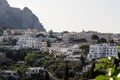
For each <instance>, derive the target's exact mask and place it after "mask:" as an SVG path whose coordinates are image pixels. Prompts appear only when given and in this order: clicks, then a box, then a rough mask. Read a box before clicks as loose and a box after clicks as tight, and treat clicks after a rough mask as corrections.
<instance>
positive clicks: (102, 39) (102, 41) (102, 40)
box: [98, 38, 107, 43]
mask: <svg viewBox="0 0 120 80" xmlns="http://www.w3.org/2000/svg"><path fill="white" fill-rule="evenodd" d="M98 43H107V40H106V39H104V38H101V39H99V40H98Z"/></svg>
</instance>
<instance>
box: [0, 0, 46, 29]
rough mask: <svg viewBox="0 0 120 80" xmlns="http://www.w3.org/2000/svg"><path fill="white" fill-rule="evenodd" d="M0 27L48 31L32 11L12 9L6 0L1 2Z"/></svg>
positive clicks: (0, 0)
mask: <svg viewBox="0 0 120 80" xmlns="http://www.w3.org/2000/svg"><path fill="white" fill-rule="evenodd" d="M0 27H8V28H15V29H28V28H30V29H39V30H40V31H46V30H45V29H44V27H43V25H42V24H41V23H40V22H39V19H38V18H37V17H36V16H35V14H33V13H32V11H31V10H30V9H28V8H27V7H25V8H24V9H23V10H21V9H19V8H13V7H10V5H9V4H8V2H7V1H6V0H0Z"/></svg>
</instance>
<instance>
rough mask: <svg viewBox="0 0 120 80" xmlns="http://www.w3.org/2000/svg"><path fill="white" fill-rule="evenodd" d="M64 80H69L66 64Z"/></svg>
mask: <svg viewBox="0 0 120 80" xmlns="http://www.w3.org/2000/svg"><path fill="white" fill-rule="evenodd" d="M64 80H69V67H68V63H66V66H65V75H64Z"/></svg>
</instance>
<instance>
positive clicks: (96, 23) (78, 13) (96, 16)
mask: <svg viewBox="0 0 120 80" xmlns="http://www.w3.org/2000/svg"><path fill="white" fill-rule="evenodd" d="M8 2H9V4H10V5H11V6H12V7H18V8H21V9H23V8H24V7H28V8H29V9H31V10H32V12H33V13H34V14H35V15H36V16H37V17H38V18H39V20H40V22H41V23H42V24H43V25H44V27H45V29H46V30H47V31H49V30H51V29H52V30H53V31H55V32H61V31H76V32H81V31H82V30H85V31H89V30H90V31H98V32H105V33H119V32H120V0H8Z"/></svg>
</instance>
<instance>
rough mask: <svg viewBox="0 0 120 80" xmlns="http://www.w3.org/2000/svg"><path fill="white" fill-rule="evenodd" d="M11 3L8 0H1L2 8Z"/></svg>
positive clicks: (0, 5) (0, 6)
mask: <svg viewBox="0 0 120 80" xmlns="http://www.w3.org/2000/svg"><path fill="white" fill-rule="evenodd" d="M7 7H9V4H8V2H7V1H6V0H0V8H7Z"/></svg>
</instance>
